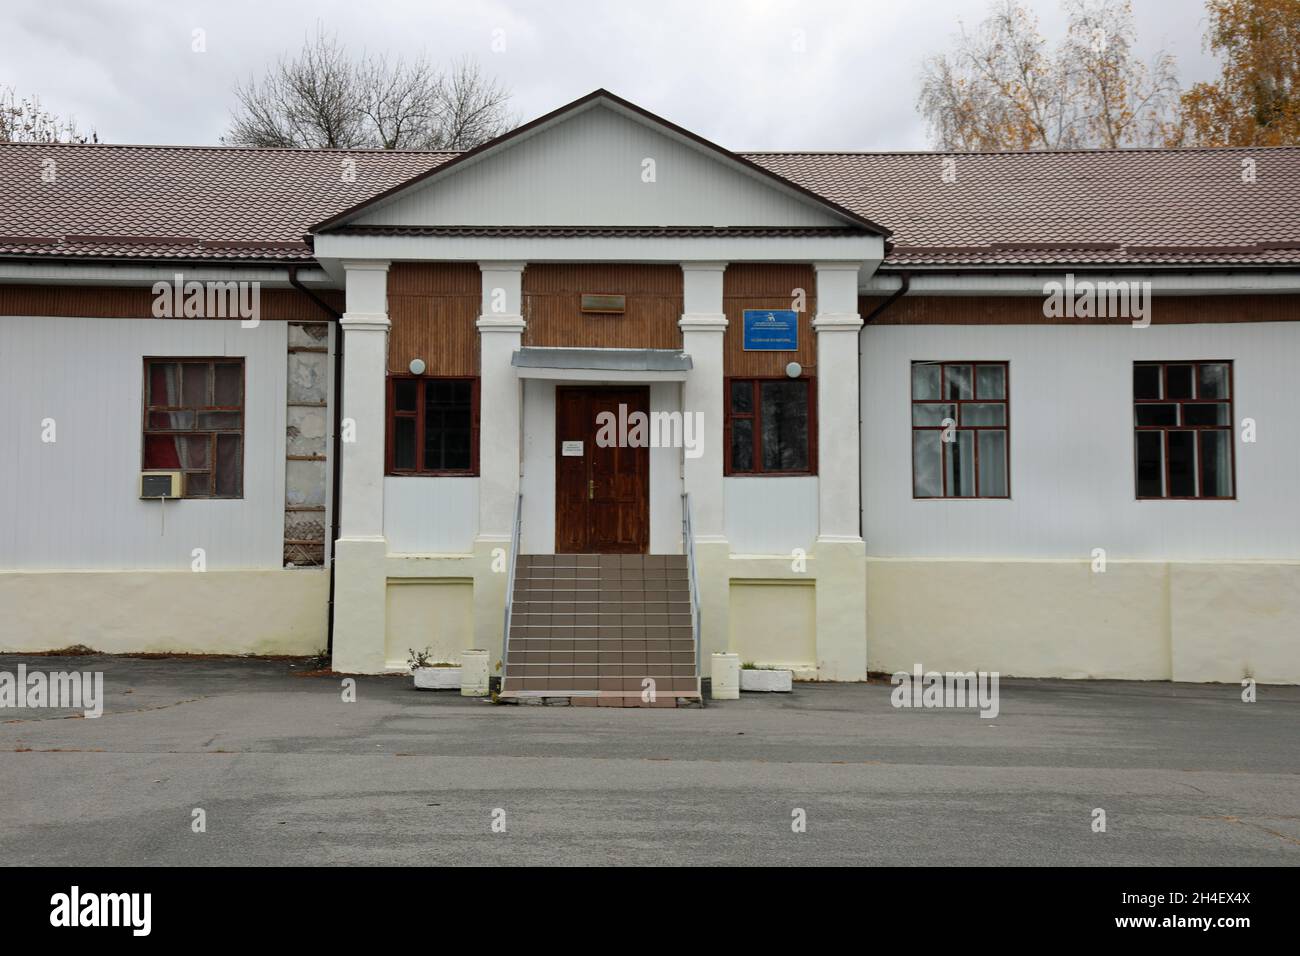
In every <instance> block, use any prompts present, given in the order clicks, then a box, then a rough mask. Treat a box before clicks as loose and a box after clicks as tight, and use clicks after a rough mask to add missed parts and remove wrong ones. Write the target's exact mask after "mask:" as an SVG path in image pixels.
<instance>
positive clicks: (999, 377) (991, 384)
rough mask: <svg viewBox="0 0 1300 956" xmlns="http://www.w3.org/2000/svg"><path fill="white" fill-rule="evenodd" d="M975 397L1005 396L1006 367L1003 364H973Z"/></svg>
mask: <svg viewBox="0 0 1300 956" xmlns="http://www.w3.org/2000/svg"><path fill="white" fill-rule="evenodd" d="M975 397H976V398H1006V397H1007V369H1006V366H1005V365H977V366H975Z"/></svg>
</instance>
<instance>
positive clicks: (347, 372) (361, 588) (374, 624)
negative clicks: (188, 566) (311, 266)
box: [333, 262, 389, 674]
mask: <svg viewBox="0 0 1300 956" xmlns="http://www.w3.org/2000/svg"><path fill="white" fill-rule="evenodd" d="M343 267H344V269H345V270H346V277H347V278H346V283H347V284H346V289H347V293H346V305H345V311H344V313H343V318H342V319H341V320H340V321H339V325H340V326H341V327H342V331H343V435H342V442H341V443H340V444H341V448H342V462H341V466H342V472H343V473H342V481H341V482H340V500H339V540H338V541H337V542H336V543H335V545H334V655H333V667H334V670H336V671H338V672H340V673H344V674H379V673H383V671H384V669H385V663H386V662H385V647H384V644H385V638H386V631H387V626H386V621H385V614H386V609H385V604H386V598H387V593H386V589H387V584H388V579H387V573H386V569H385V560H386V558H387V551H388V545H387V542H386V541H385V539H384V441H385V431H386V430H385V416H386V414H387V413H386V410H385V402H386V394H385V392H386V389H385V376H386V372H387V368H388V326H389V322H388V263H387V262H345V263H344V264H343Z"/></svg>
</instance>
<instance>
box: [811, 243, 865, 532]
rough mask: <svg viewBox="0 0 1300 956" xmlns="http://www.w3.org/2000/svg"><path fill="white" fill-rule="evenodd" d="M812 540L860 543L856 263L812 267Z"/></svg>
mask: <svg viewBox="0 0 1300 956" xmlns="http://www.w3.org/2000/svg"><path fill="white" fill-rule="evenodd" d="M815 268H816V271H817V315H816V316H815V317H814V318H813V329H814V330H815V331H816V333H817V457H818V468H817V471H818V502H817V512H818V519H819V520H818V540H819V541H827V542H837V541H843V542H860V541H861V540H862V530H861V515H860V513H859V508H858V502H859V497H860V495H861V490H860V486H859V484H858V482H859V480H860V476H859V472H858V461H859V459H860V448H859V443H860V442H861V440H862V436H861V433H860V430H859V427H858V333H859V331H860V330H861V328H862V316H860V315H858V263H856V262H830V263H817V265H816V267H815Z"/></svg>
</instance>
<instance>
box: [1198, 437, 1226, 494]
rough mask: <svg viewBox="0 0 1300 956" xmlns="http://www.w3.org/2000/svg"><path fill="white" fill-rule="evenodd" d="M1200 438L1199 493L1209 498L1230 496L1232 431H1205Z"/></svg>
mask: <svg viewBox="0 0 1300 956" xmlns="http://www.w3.org/2000/svg"><path fill="white" fill-rule="evenodd" d="M1200 439H1201V494H1202V495H1203V496H1205V497H1210V498H1230V497H1231V496H1232V432H1230V431H1221V432H1220V431H1207V432H1201V433H1200Z"/></svg>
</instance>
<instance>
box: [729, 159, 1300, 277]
mask: <svg viewBox="0 0 1300 956" xmlns="http://www.w3.org/2000/svg"><path fill="white" fill-rule="evenodd" d="M746 155H747V158H749V159H751V160H753V161H754V162H755V163H758V164H760V165H762V166H765V167H767V168H768V169H771V170H773V171H774V172H778V173H780V174H781V175H782V176H785V177H787V178H788V179H791V180H793V181H794V182H797V183H799V184H800V185H802V186H804V187H806V188H808V189H811V190H813V191H815V192H818V193H822V194H824V195H826V196H827V197H828V198H830V199H832V200H834V201H835V202H838V203H840V204H841V205H843V206H846V207H848V208H849V209H853V210H860V211H862V212H863V213H864V214H865V215H870V216H871V217H872V218H873V219H875V220H876V221H877V222H879V223H882V224H883V225H885V226H887V227H889V228H890V229H891V230H892V231H893V236H892V237H891V239H892V243H893V246H892V249H891V251H890V254H889V257H888V259H887V260H886V265H887V266H895V267H901V266H912V267H944V266H948V267H957V268H965V267H972V266H974V267H982V268H990V267H1003V266H1006V267H1016V266H1027V265H1038V264H1063V265H1066V264H1068V265H1076V264H1077V265H1091V264H1096V265H1106V266H1111V265H1119V266H1123V265H1142V266H1179V265H1209V266H1224V265H1296V264H1300V147H1281V148H1274V149H1178V150H1158V149H1124V150H1072V151H1043V152H1012V153H840V152H824V153H749V154H746ZM949 159H951V160H952V165H951V166H950V167H949V168H950V169H951V170H952V171H953V172H955V174H956V181H955V182H945V181H944V176H943V173H944V171H945V160H949ZM1246 159H1250V160H1253V161H1254V179H1255V181H1254V182H1243V181H1242V173H1243V165H1242V162H1243V160H1246Z"/></svg>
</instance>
